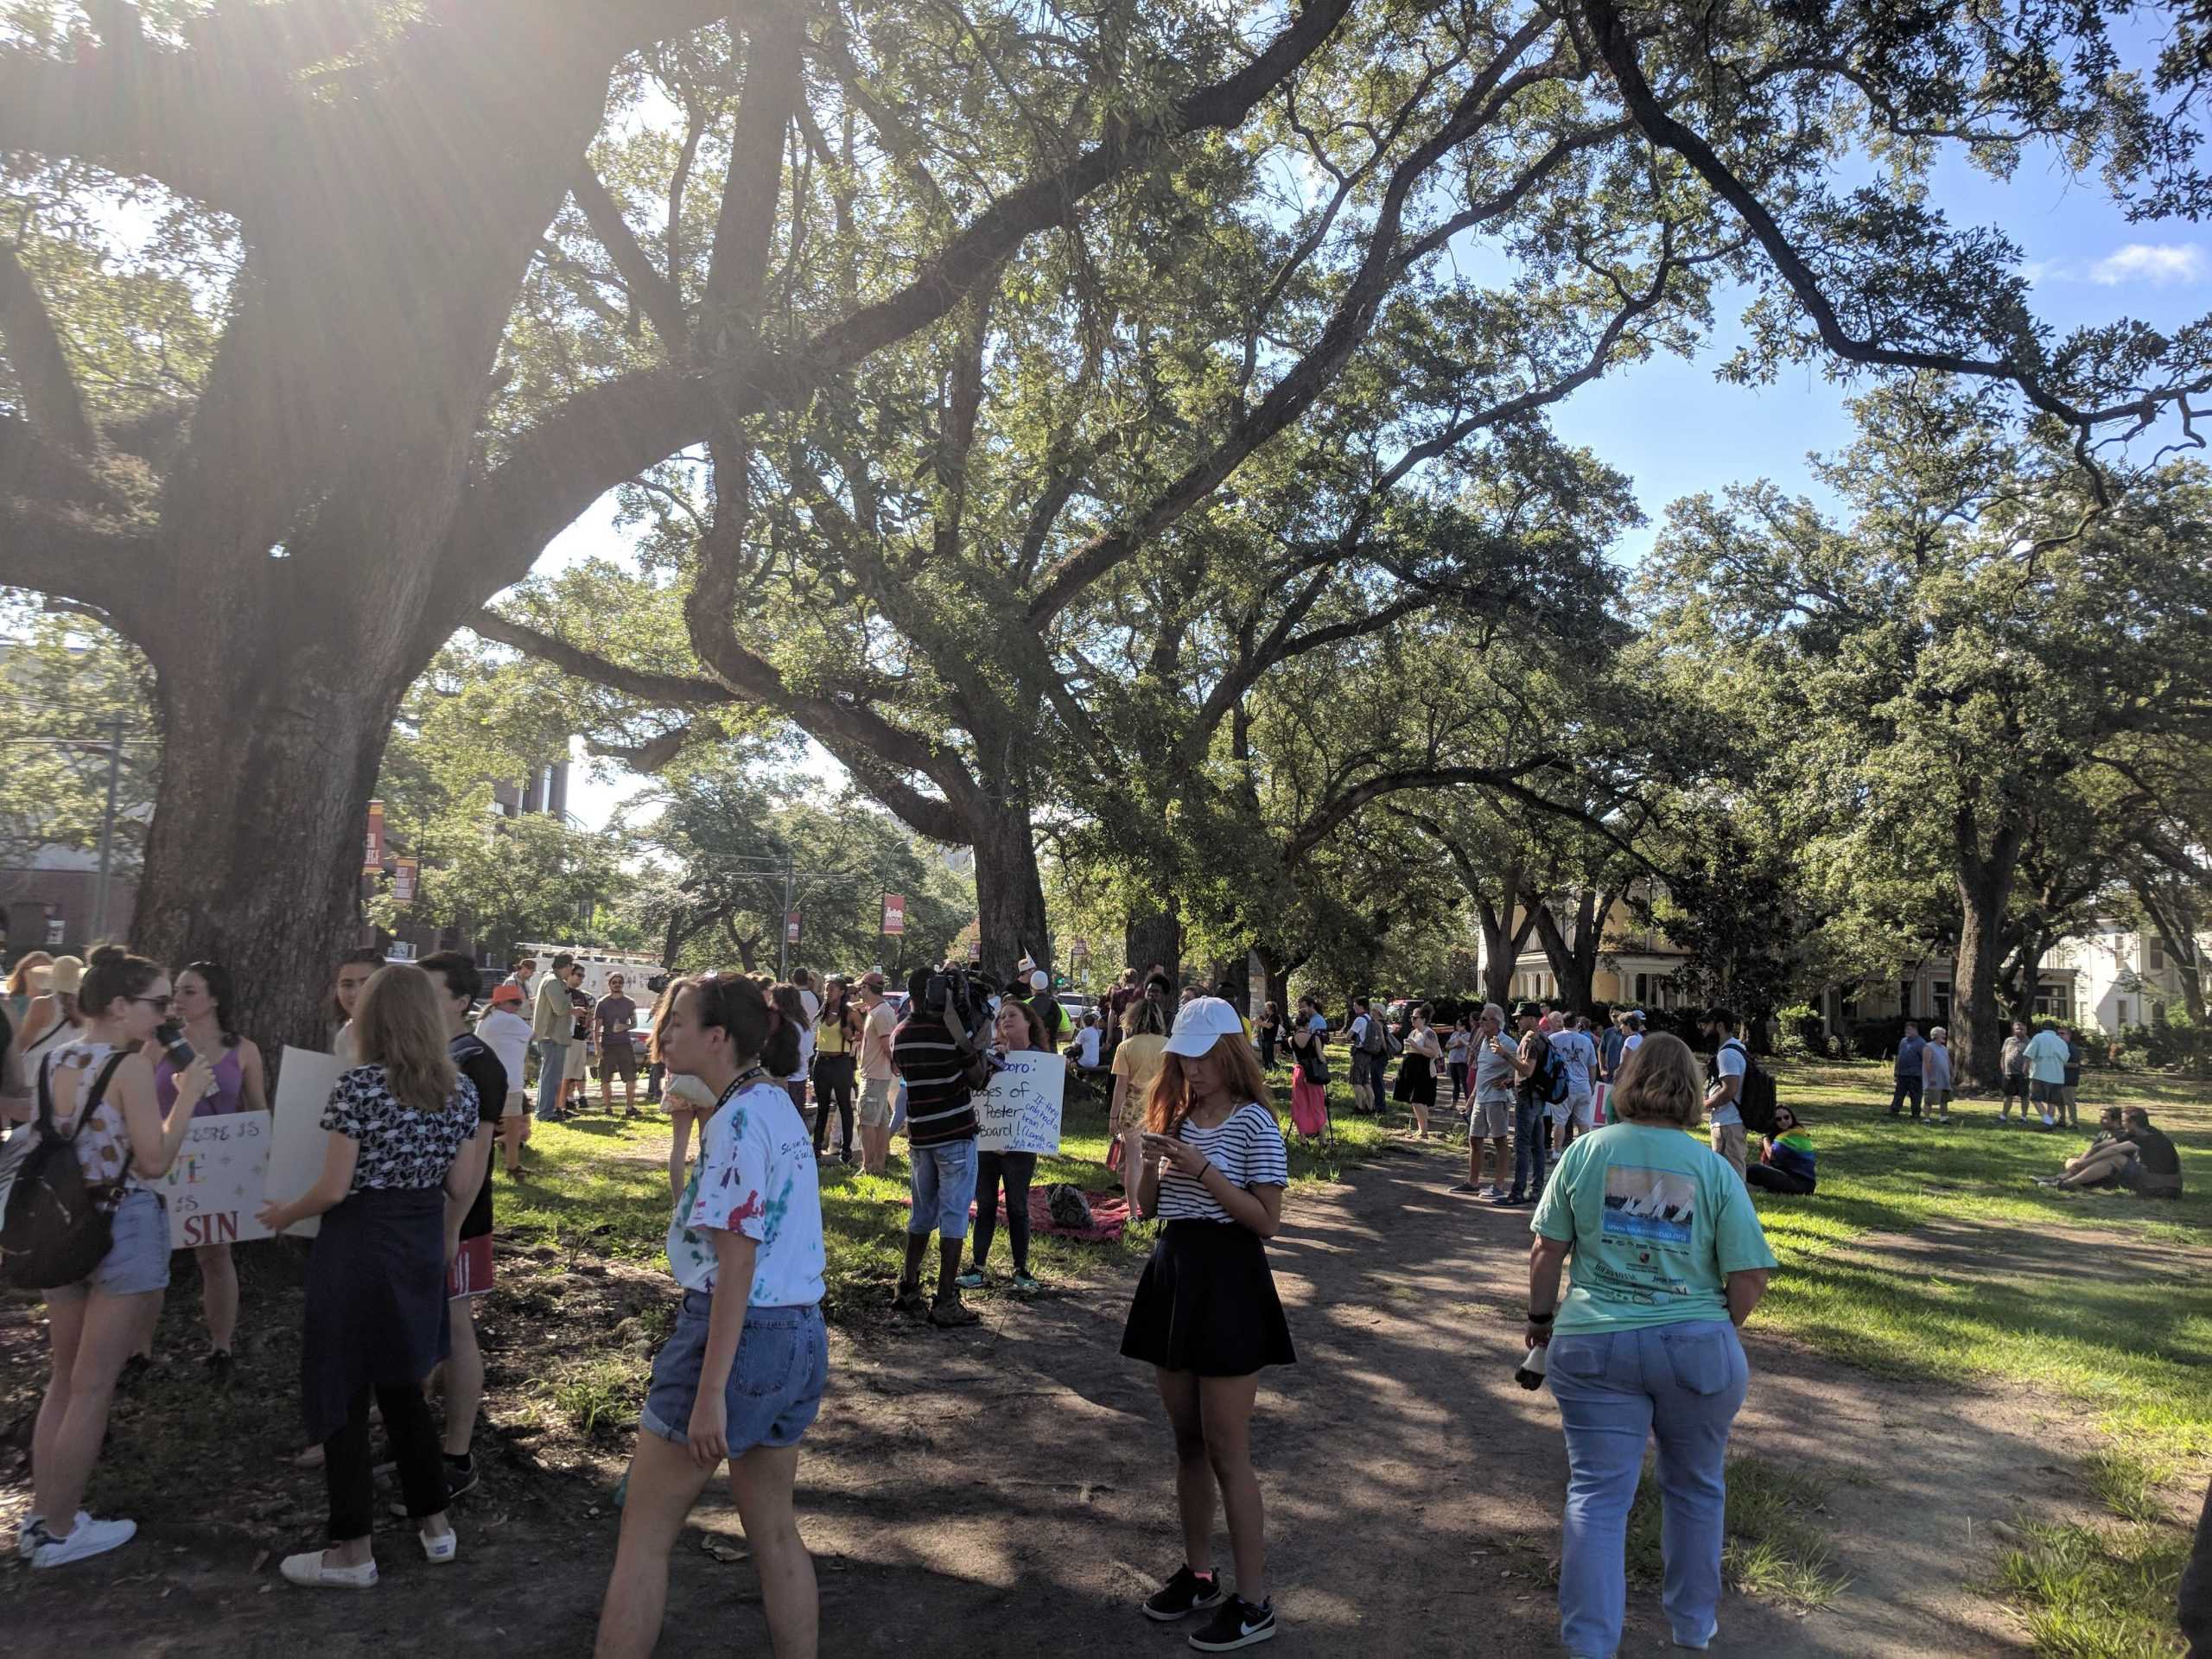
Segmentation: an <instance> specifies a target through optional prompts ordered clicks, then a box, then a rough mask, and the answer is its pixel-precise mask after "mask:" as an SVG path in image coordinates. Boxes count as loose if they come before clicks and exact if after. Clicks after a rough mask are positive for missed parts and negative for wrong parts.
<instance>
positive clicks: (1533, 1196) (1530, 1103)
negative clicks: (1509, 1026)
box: [1498, 1002, 1552, 1205]
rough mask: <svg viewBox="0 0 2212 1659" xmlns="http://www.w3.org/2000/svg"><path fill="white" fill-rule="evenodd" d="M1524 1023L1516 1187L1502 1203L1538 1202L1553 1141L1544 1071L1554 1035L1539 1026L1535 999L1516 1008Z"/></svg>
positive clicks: (1518, 1061) (1518, 1065) (1516, 1072)
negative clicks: (1547, 1149) (1547, 1157)
mask: <svg viewBox="0 0 2212 1659" xmlns="http://www.w3.org/2000/svg"><path fill="white" fill-rule="evenodd" d="M1513 1016H1514V1019H1515V1020H1516V1022H1517V1023H1518V1024H1519V1026H1520V1027H1521V1046H1520V1048H1519V1050H1518V1051H1517V1052H1516V1053H1515V1055H1514V1057H1513V1078H1514V1084H1515V1090H1514V1099H1513V1190H1512V1191H1511V1192H1509V1193H1507V1194H1506V1195H1505V1196H1504V1198H1501V1199H1500V1200H1498V1202H1499V1203H1501V1204H1507V1205H1521V1204H1534V1203H1535V1201H1536V1200H1537V1199H1538V1198H1540V1197H1541V1196H1542V1194H1543V1190H1544V1162H1545V1160H1544V1154H1545V1151H1546V1148H1547V1147H1548V1143H1549V1141H1550V1135H1549V1133H1548V1132H1549V1130H1550V1128H1551V1113H1550V1109H1549V1108H1550V1103H1549V1102H1548V1101H1547V1100H1546V1099H1545V1098H1544V1071H1545V1065H1546V1063H1547V1061H1548V1059H1549V1058H1550V1057H1551V1046H1552V1045H1551V1039H1550V1038H1548V1037H1547V1036H1545V1035H1544V1033H1542V1032H1541V1031H1540V1030H1538V1029H1537V1022H1538V1021H1539V1020H1541V1018H1542V1014H1541V1010H1539V1009H1538V1008H1537V1007H1536V1005H1535V1003H1534V1002H1523V1003H1522V1004H1521V1005H1520V1006H1519V1007H1516V1008H1515V1009H1514V1011H1513Z"/></svg>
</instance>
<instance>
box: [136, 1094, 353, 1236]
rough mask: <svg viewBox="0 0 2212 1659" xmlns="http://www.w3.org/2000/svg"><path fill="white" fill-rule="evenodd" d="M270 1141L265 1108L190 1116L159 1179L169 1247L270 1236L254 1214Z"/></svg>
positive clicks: (262, 1199) (262, 1193)
mask: <svg viewBox="0 0 2212 1659" xmlns="http://www.w3.org/2000/svg"><path fill="white" fill-rule="evenodd" d="M269 1144H270V1134H269V1114H268V1113H266V1112H226V1113H225V1114H223V1115H222V1116H219V1117H195V1118H194V1119H193V1120H192V1127H191V1128H188V1129H187V1130H186V1131H185V1132H184V1144H183V1145H182V1146H181V1147H178V1148H177V1154H176V1161H175V1163H173V1164H171V1165H170V1166H169V1173H168V1174H166V1175H164V1176H163V1177H162V1184H161V1194H162V1204H163V1205H166V1206H167V1207H168V1213H169V1248H170V1249H173V1250H188V1249H192V1248H193V1246H194V1245H196V1244H237V1243H242V1242H244V1241H245V1240H247V1239H251V1238H266V1237H268V1236H269V1230H268V1229H267V1228H266V1227H264V1226H263V1225H262V1224H260V1222H258V1221H257V1220H256V1219H255V1218H254V1217H255V1216H256V1215H257V1213H258V1212H259V1211H260V1209H261V1206H262V1205H264V1204H265V1203H267V1202H268V1196H267V1194H268V1185H269ZM318 1173H319V1172H318ZM285 1196H287V1197H291V1196H296V1195H293V1194H289V1193H288V1194H286V1195H285Z"/></svg>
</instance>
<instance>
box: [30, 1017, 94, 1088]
mask: <svg viewBox="0 0 2212 1659" xmlns="http://www.w3.org/2000/svg"><path fill="white" fill-rule="evenodd" d="M83 1034H84V1032H83V1028H82V1027H79V1026H73V1025H72V1024H70V1023H69V1021H68V1020H55V1021H54V1023H53V1024H52V1025H50V1026H48V1027H47V1028H46V1029H45V1030H44V1031H41V1033H39V1034H38V1040H37V1041H36V1042H35V1043H33V1044H32V1045H31V1046H29V1048H27V1049H25V1050H24V1051H23V1075H24V1076H25V1077H35V1076H36V1075H37V1073H38V1065H39V1062H40V1061H41V1060H43V1059H44V1058H46V1057H47V1056H48V1055H49V1054H52V1053H55V1052H58V1051H60V1049H63V1048H66V1047H67V1046H68V1045H69V1044H71V1043H73V1042H75V1041H76V1040H77V1039H79V1037H81V1036H82V1035H83Z"/></svg>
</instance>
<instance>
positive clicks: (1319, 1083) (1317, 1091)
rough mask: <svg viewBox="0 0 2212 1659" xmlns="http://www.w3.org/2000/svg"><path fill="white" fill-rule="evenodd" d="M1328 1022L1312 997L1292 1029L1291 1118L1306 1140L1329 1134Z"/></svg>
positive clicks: (1300, 1002) (1300, 1003)
mask: <svg viewBox="0 0 2212 1659" xmlns="http://www.w3.org/2000/svg"><path fill="white" fill-rule="evenodd" d="M1328 1044H1329V1022H1328V1021H1327V1020H1324V1019H1323V1018H1322V1017H1321V1010H1320V1007H1319V1004H1317V1003H1316V1002H1315V1001H1313V998H1312V997H1310V996H1301V997H1300V998H1299V999H1298V1018H1297V1020H1295V1022H1294V1023H1293V1025H1292V1026H1291V1028H1290V1121H1291V1122H1292V1124H1293V1125H1294V1126H1295V1127H1296V1128H1297V1130H1298V1132H1299V1134H1300V1135H1304V1136H1305V1137H1306V1139H1307V1140H1309V1141H1310V1140H1314V1139H1317V1138H1318V1139H1325V1138H1326V1137H1327V1135H1328V1133H1329V1055H1328Z"/></svg>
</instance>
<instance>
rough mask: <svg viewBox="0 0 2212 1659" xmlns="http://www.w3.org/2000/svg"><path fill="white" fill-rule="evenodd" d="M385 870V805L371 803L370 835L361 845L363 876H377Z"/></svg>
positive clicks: (375, 802) (378, 802)
mask: <svg viewBox="0 0 2212 1659" xmlns="http://www.w3.org/2000/svg"><path fill="white" fill-rule="evenodd" d="M383 868H384V803H383V802H382V801H371V802H370V803H369V833H368V835H367V836H365V838H364V839H363V841H362V843H361V874H363V875H375V874H378V873H379V872H381V871H382V870H383Z"/></svg>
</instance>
